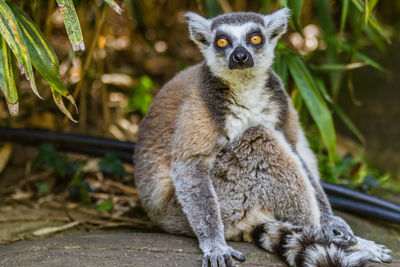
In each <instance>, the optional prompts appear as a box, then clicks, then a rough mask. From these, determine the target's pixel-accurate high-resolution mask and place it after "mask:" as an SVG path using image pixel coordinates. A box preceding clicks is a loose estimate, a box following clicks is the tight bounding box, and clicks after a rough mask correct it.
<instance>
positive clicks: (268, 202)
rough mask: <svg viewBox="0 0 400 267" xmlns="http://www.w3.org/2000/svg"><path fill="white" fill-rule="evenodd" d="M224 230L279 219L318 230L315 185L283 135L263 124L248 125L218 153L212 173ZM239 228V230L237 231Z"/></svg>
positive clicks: (318, 213) (318, 211)
mask: <svg viewBox="0 0 400 267" xmlns="http://www.w3.org/2000/svg"><path fill="white" fill-rule="evenodd" d="M212 177H213V180H214V181H213V183H214V187H215V190H216V193H217V195H218V198H219V203H220V209H221V215H222V218H223V219H224V225H225V229H226V230H227V229H229V230H230V232H231V233H234V232H235V230H236V232H237V231H246V229H239V228H240V225H243V223H242V222H243V221H246V224H245V225H246V226H248V225H249V224H252V223H253V227H255V226H256V225H258V224H260V223H262V222H260V221H259V220H255V219H252V220H250V219H249V218H247V217H249V216H250V215H251V216H252V217H253V218H254V217H257V216H255V214H254V211H255V210H260V214H259V217H269V218H275V219H277V220H281V221H288V222H291V223H293V224H296V225H308V226H310V227H313V228H315V229H320V228H321V225H320V218H321V213H320V210H319V207H318V202H317V199H316V197H315V193H314V189H313V187H312V185H311V183H310V181H309V179H308V177H307V176H306V173H305V171H304V170H303V168H302V166H301V162H300V161H299V159H298V158H297V157H296V156H295V154H294V153H293V151H292V150H291V148H290V146H289V144H288V143H287V142H286V140H285V139H284V137H283V135H282V134H281V133H280V132H278V131H275V130H269V129H266V128H264V127H262V126H256V127H251V128H249V129H247V130H246V131H245V132H244V133H243V134H242V135H241V136H240V137H239V138H237V139H236V140H233V141H231V142H230V143H228V144H227V145H226V146H224V148H223V149H222V150H221V151H219V153H218V154H217V157H216V160H215V164H214V168H213V171H212ZM235 227H236V228H237V229H235Z"/></svg>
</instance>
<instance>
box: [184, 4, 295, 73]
mask: <svg viewBox="0 0 400 267" xmlns="http://www.w3.org/2000/svg"><path fill="white" fill-rule="evenodd" d="M289 16H290V10H289V9H288V8H283V9H280V10H278V11H276V12H275V13H272V14H270V15H261V14H256V13H244V12H238V13H230V14H224V15H220V16H217V17H215V18H212V19H205V18H203V17H202V16H200V15H197V14H195V13H193V12H188V13H186V17H187V19H188V24H189V32H190V38H191V39H192V40H193V41H194V42H195V43H196V44H197V46H198V47H199V48H200V50H201V52H202V53H203V55H204V57H205V59H206V63H207V65H208V66H209V67H210V69H211V71H212V72H213V73H214V74H216V75H217V76H219V77H221V78H227V77H229V76H231V75H232V74H233V75H238V74H241V73H248V74H252V73H256V72H257V71H262V72H263V73H265V71H266V69H268V68H269V67H270V66H271V65H272V61H273V58H274V48H275V46H276V44H277V42H278V39H279V38H280V37H281V36H282V34H284V33H285V32H286V29H287V23H288V18H289Z"/></svg>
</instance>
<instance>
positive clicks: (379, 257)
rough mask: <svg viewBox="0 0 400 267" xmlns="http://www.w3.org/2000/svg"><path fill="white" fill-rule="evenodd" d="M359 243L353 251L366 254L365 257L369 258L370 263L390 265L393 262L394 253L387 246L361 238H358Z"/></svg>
mask: <svg viewBox="0 0 400 267" xmlns="http://www.w3.org/2000/svg"><path fill="white" fill-rule="evenodd" d="M357 241H358V242H357V244H356V245H355V246H353V247H352V248H351V249H354V250H355V251H358V253H362V254H366V255H365V257H366V258H368V260H369V261H372V262H378V263H380V262H385V263H389V262H391V261H392V256H391V255H390V254H391V253H392V251H391V250H390V249H388V248H387V247H386V246H384V245H380V244H377V243H375V242H374V241H370V240H366V239H363V238H360V237H357Z"/></svg>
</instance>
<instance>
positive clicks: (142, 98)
mask: <svg viewBox="0 0 400 267" xmlns="http://www.w3.org/2000/svg"><path fill="white" fill-rule="evenodd" d="M153 89H154V83H153V81H152V80H151V78H150V77H149V76H147V75H143V76H141V77H140V79H139V84H137V85H135V86H133V88H132V90H131V93H130V96H129V102H128V109H130V110H133V111H137V112H139V113H140V114H141V115H145V114H146V113H147V111H148V110H149V107H150V104H151V102H152V101H153V95H152V94H151V92H152V90H153Z"/></svg>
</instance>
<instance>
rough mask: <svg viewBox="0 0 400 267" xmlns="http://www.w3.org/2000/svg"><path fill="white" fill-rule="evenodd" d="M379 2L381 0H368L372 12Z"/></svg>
mask: <svg viewBox="0 0 400 267" xmlns="http://www.w3.org/2000/svg"><path fill="white" fill-rule="evenodd" d="M378 2H379V0H368V8H369V12H371V13H372V11H373V10H374V8H375V6H376V4H377V3H378Z"/></svg>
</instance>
